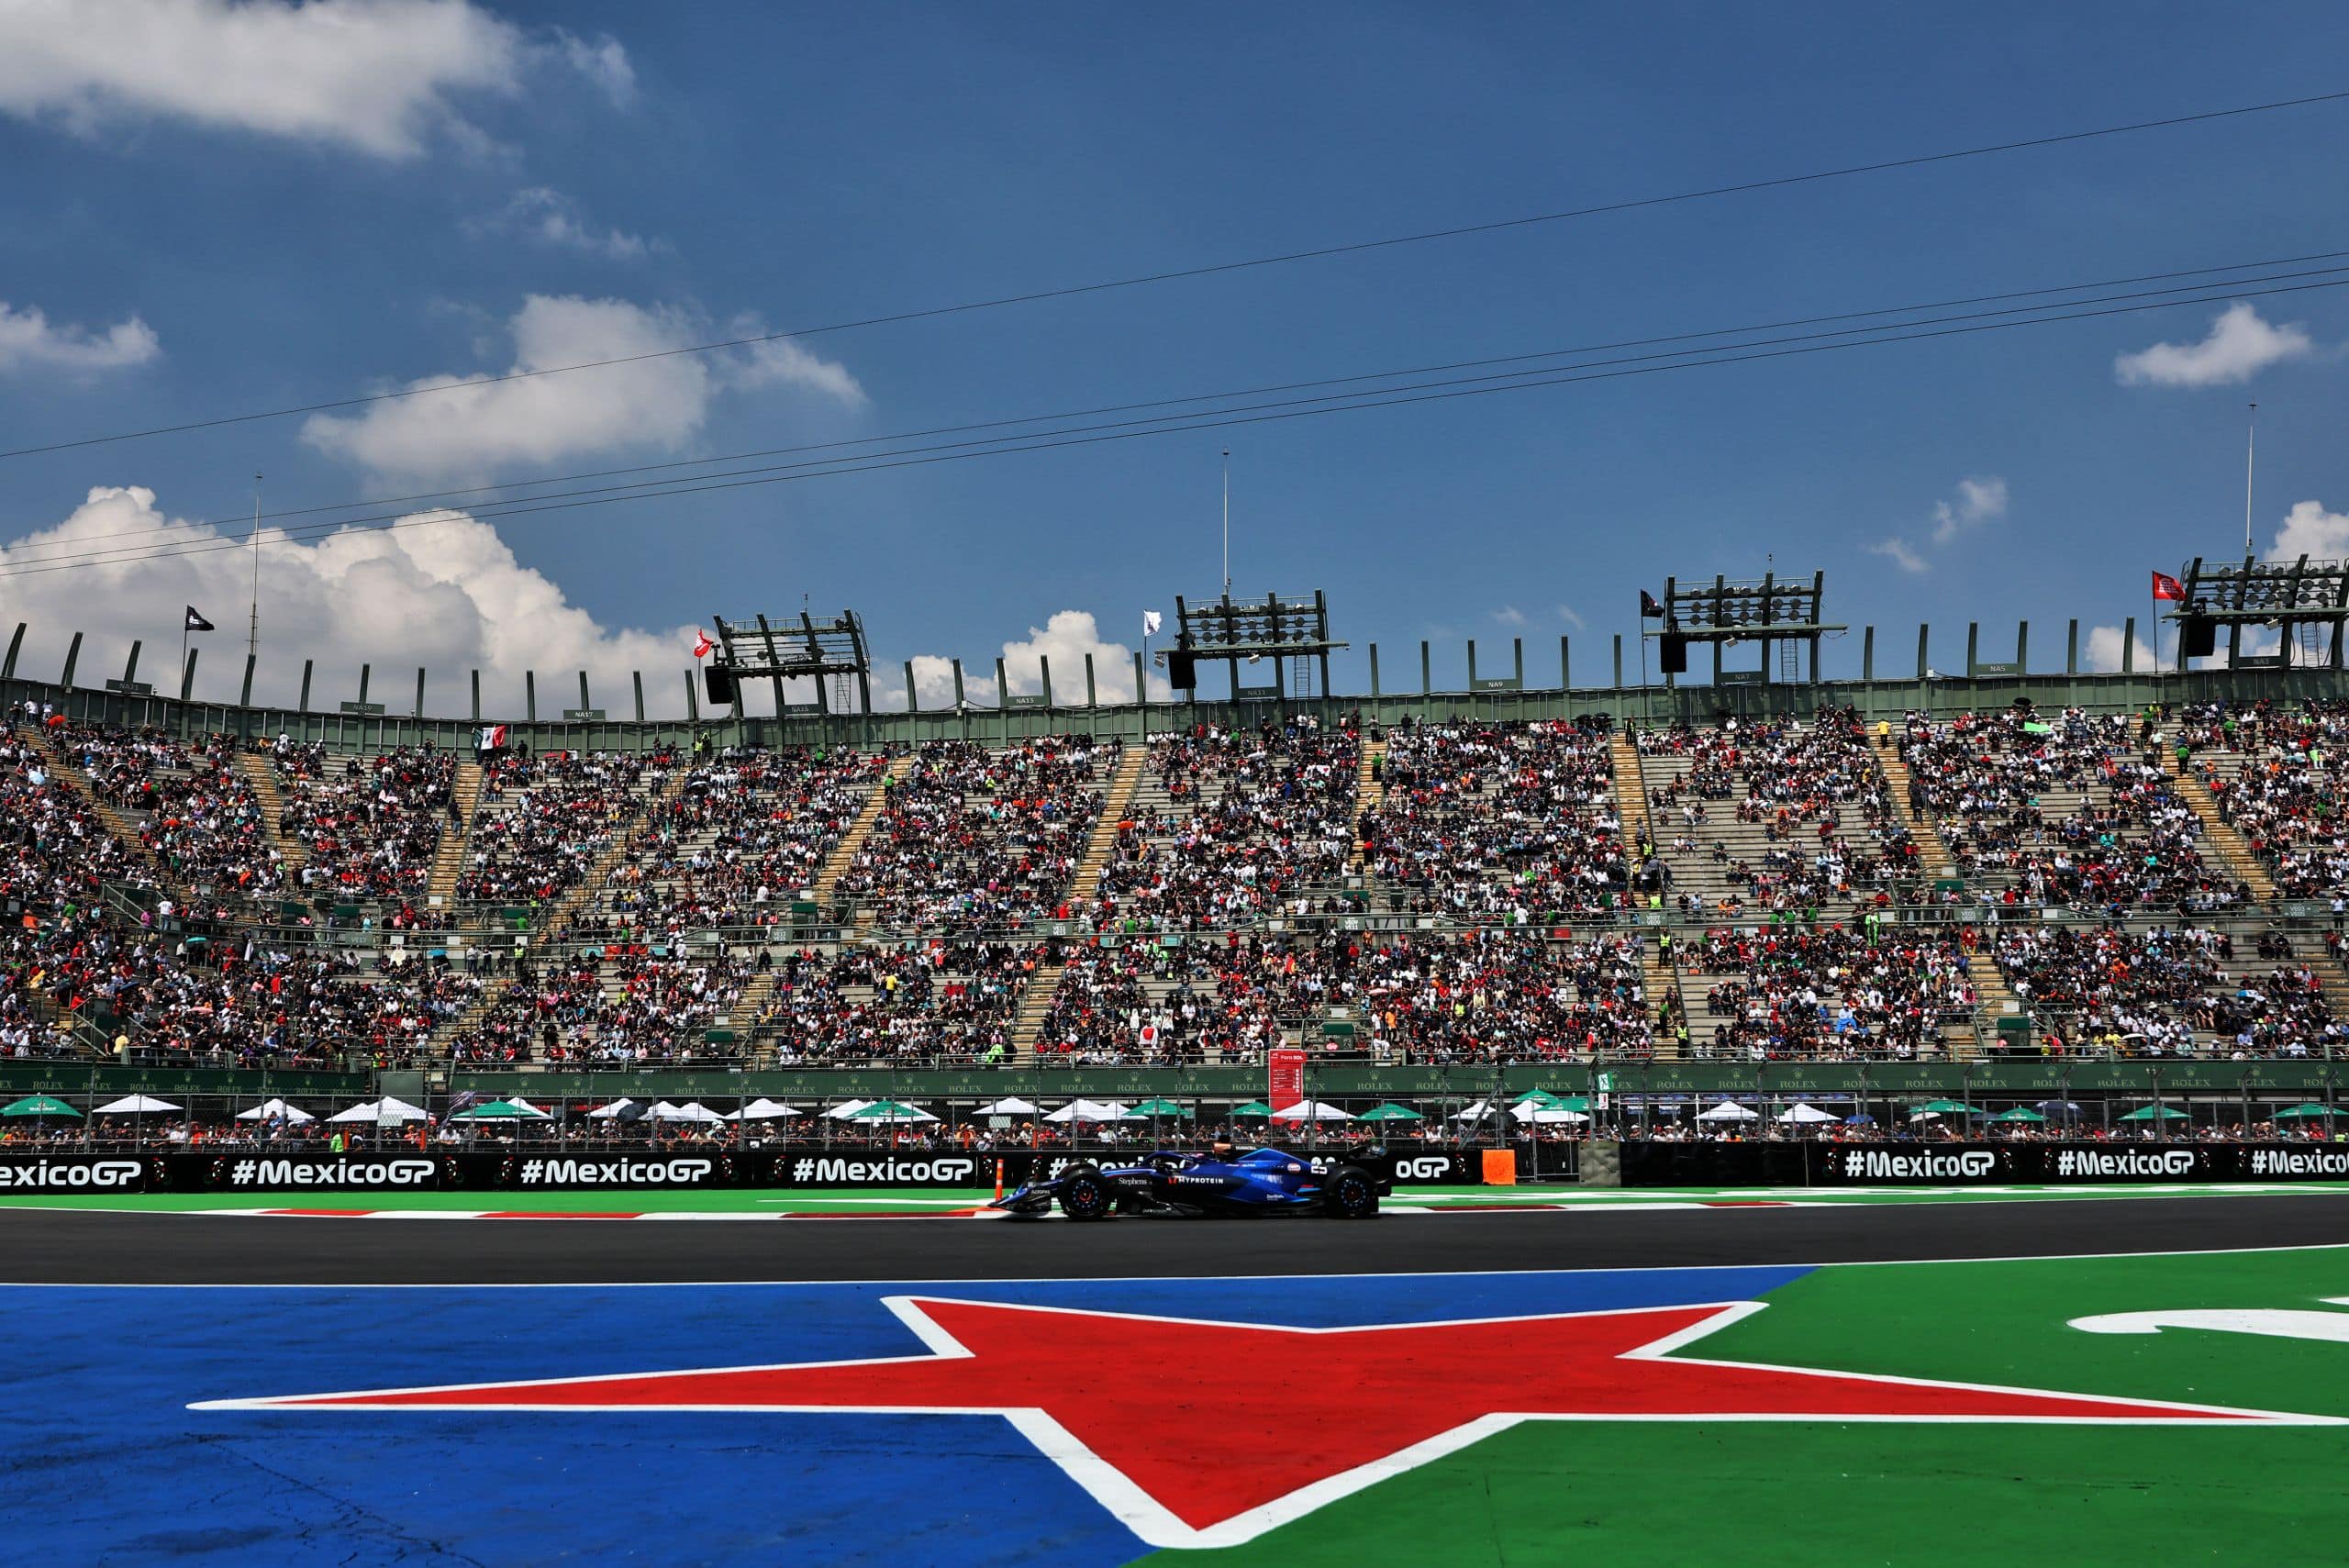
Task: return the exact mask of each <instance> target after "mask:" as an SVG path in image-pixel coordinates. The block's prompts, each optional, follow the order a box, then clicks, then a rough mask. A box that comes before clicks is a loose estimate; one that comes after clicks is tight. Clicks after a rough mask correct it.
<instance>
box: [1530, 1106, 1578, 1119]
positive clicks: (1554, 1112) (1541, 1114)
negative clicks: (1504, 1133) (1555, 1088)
mask: <svg viewBox="0 0 2349 1568" xmlns="http://www.w3.org/2000/svg"><path fill="white" fill-rule="evenodd" d="M1516 1115H1517V1119H1518V1120H1520V1121H1542V1122H1585V1121H1588V1120H1589V1119H1590V1118H1588V1117H1586V1116H1585V1115H1583V1114H1582V1112H1580V1111H1570V1110H1568V1109H1566V1108H1565V1107H1564V1106H1532V1107H1531V1108H1526V1107H1520V1109H1519V1110H1518V1111H1517V1113H1516Z"/></svg>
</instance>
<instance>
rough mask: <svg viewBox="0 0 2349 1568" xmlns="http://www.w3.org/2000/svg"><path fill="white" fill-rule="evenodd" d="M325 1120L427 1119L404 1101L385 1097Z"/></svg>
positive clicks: (353, 1107)
mask: <svg viewBox="0 0 2349 1568" xmlns="http://www.w3.org/2000/svg"><path fill="white" fill-rule="evenodd" d="M327 1119H328V1121H385V1120H390V1121H425V1120H429V1118H427V1117H426V1116H425V1114H424V1112H422V1111H421V1110H418V1109H417V1107H416V1106H412V1105H409V1104H408V1103H407V1102H406V1100H395V1099H393V1098H392V1097H391V1096H390V1095H385V1096H384V1098H382V1099H380V1100H369V1101H368V1102H367V1103H366V1104H365V1105H362V1106H351V1108H350V1109H349V1110H347V1111H337V1112H335V1113H334V1115H332V1116H330V1117H328V1118H327Z"/></svg>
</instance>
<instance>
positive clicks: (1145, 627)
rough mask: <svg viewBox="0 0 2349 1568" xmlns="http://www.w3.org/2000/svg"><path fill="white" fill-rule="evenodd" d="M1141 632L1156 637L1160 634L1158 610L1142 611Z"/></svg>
mask: <svg viewBox="0 0 2349 1568" xmlns="http://www.w3.org/2000/svg"><path fill="white" fill-rule="evenodd" d="M1141 634H1142V635H1143V636H1144V637H1156V636H1157V635H1158V612H1157V611H1156V610H1144V611H1142V613H1141Z"/></svg>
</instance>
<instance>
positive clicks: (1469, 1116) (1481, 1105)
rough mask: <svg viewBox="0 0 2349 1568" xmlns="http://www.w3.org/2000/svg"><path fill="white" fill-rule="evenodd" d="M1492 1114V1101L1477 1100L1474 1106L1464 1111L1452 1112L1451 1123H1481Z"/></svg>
mask: <svg viewBox="0 0 2349 1568" xmlns="http://www.w3.org/2000/svg"><path fill="white" fill-rule="evenodd" d="M1492 1114H1493V1103H1492V1101H1490V1100H1478V1101H1477V1102H1476V1103H1475V1105H1473V1106H1469V1107H1468V1108H1467V1109H1465V1110H1457V1111H1454V1112H1453V1113H1452V1119H1453V1121H1482V1120H1484V1119H1485V1118H1486V1117H1488V1116H1490V1115H1492Z"/></svg>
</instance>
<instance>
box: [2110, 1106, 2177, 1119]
mask: <svg viewBox="0 0 2349 1568" xmlns="http://www.w3.org/2000/svg"><path fill="white" fill-rule="evenodd" d="M2116 1119H2118V1120H2121V1121H2184V1120H2186V1119H2187V1118H2186V1113H2185V1112H2184V1111H2182V1110H2179V1109H2177V1108H2176V1106H2146V1107H2145V1108H2144V1109H2143V1110H2141V1111H2131V1112H2130V1113H2129V1114H2128V1115H2127V1116H2124V1117H2121V1118H2116Z"/></svg>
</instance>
